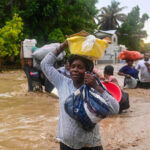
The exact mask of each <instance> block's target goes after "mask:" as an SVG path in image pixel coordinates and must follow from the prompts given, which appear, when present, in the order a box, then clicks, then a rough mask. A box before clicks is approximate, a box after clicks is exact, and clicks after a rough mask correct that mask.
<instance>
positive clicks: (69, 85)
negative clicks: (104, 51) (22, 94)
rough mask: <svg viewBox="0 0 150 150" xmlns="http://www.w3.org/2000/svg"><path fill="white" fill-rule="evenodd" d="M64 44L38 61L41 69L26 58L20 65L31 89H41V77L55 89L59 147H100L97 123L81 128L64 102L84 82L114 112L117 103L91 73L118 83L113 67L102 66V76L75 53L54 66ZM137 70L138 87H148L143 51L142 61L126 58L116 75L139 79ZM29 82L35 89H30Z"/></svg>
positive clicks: (100, 149) (71, 149) (149, 68)
mask: <svg viewBox="0 0 150 150" xmlns="http://www.w3.org/2000/svg"><path fill="white" fill-rule="evenodd" d="M67 47H68V42H67V41H65V42H64V43H62V44H60V46H59V48H57V49H56V50H55V51H53V52H50V53H49V54H47V56H46V57H45V58H44V59H43V60H42V62H41V72H39V71H37V70H36V69H35V68H33V67H32V64H30V63H31V62H32V61H28V67H26V66H25V65H24V66H23V67H24V71H25V73H26V75H27V77H28V76H31V80H32V81H31V80H28V83H29V84H28V85H29V89H30V90H33V91H34V90H35V91H36V90H37V89H41V83H40V82H39V79H40V80H41V79H42V80H43V78H44V79H45V80H44V81H46V80H47V81H48V82H49V83H50V84H52V85H53V87H56V88H57V90H58V94H59V104H60V117H59V122H58V135H57V139H58V140H59V142H60V150H103V147H102V143H101V136H100V131H99V125H98V124H96V125H95V127H94V128H93V129H92V131H86V130H84V129H83V128H82V126H81V125H80V123H79V122H78V121H76V120H74V119H73V118H72V117H70V116H69V115H68V114H67V112H66V111H65V108H64V104H65V101H66V99H67V98H68V97H69V96H70V95H71V94H72V93H75V92H76V90H77V89H79V88H80V87H81V86H82V85H84V84H85V85H87V86H89V87H90V88H92V89H94V90H96V91H97V92H98V93H99V96H100V97H102V98H103V99H104V100H105V102H106V103H107V105H108V107H109V109H110V114H118V113H119V111H120V106H119V105H120V104H119V103H118V102H117V101H116V100H115V99H114V97H113V96H112V95H111V94H110V93H109V92H107V90H106V89H105V88H103V87H102V86H101V85H100V84H98V83H97V81H96V78H95V76H94V75H97V77H98V78H99V80H100V82H101V81H105V82H113V83H115V84H117V85H118V86H119V83H118V81H117V79H116V78H115V76H113V72H114V68H113V66H111V65H107V66H106V67H105V69H104V75H102V74H100V73H98V71H97V70H96V69H94V64H93V61H91V60H89V59H87V58H85V57H82V56H78V55H71V57H70V58H69V59H68V61H67V62H66V65H65V66H64V67H61V68H56V67H55V66H54V64H55V63H56V57H57V56H58V55H59V54H60V53H61V52H62V51H64V50H65V48H67ZM138 70H141V78H140V82H139V84H138V86H139V87H145V88H148V87H150V85H149V84H150V59H149V55H147V54H145V56H144V60H142V61H140V62H139V63H138V64H137V66H136V68H133V61H130V60H128V61H127V66H125V67H123V68H121V69H120V70H119V72H118V74H119V75H122V76H125V78H130V77H133V78H135V79H139V78H138ZM42 76H44V77H42ZM33 77H34V80H33ZM35 77H36V80H35ZM30 84H32V87H35V89H34V88H30V86H31V85H30ZM124 84H126V83H124ZM44 85H45V84H44ZM76 111H77V110H76Z"/></svg>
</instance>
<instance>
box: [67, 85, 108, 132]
mask: <svg viewBox="0 0 150 150" xmlns="http://www.w3.org/2000/svg"><path fill="white" fill-rule="evenodd" d="M65 110H66V112H67V113H68V115H69V116H70V117H72V118H73V119H75V120H77V121H78V122H80V124H81V125H82V127H83V129H85V130H87V131H91V130H92V129H93V128H94V126H95V125H96V123H97V122H99V121H100V120H102V119H103V118H105V117H107V116H108V114H109V106H108V105H107V103H106V102H105V100H104V99H103V98H102V97H101V96H100V94H99V93H98V92H97V91H96V90H94V89H93V88H90V87H88V86H87V85H83V86H82V87H81V88H80V89H78V90H77V91H76V92H75V93H73V94H72V95H70V96H69V97H68V98H67V99H66V101H65Z"/></svg>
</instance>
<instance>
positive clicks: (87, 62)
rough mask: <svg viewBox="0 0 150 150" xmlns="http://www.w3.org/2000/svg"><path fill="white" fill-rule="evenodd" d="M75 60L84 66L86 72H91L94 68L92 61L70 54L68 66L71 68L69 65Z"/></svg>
mask: <svg viewBox="0 0 150 150" xmlns="http://www.w3.org/2000/svg"><path fill="white" fill-rule="evenodd" d="M75 60H81V61H82V62H83V63H84V64H85V68H86V71H89V72H92V71H93V68H94V63H93V61H92V60H89V59H87V58H86V57H84V56H80V55H74V54H72V55H71V56H70V57H69V59H68V61H69V65H70V66H71V64H72V63H73V62H74V61H75Z"/></svg>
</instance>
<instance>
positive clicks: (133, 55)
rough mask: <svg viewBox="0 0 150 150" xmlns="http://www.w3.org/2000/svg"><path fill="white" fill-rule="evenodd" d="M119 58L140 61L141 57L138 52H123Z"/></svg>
mask: <svg viewBox="0 0 150 150" xmlns="http://www.w3.org/2000/svg"><path fill="white" fill-rule="evenodd" d="M119 58H120V59H121V60H139V59H142V58H143V56H142V54H141V53H140V52H137V51H127V50H125V51H123V52H121V53H120V55H119Z"/></svg>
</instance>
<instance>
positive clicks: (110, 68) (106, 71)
mask: <svg viewBox="0 0 150 150" xmlns="http://www.w3.org/2000/svg"><path fill="white" fill-rule="evenodd" d="M104 74H106V75H113V74H114V67H113V66H111V65H107V66H105V68H104Z"/></svg>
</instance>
